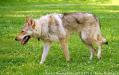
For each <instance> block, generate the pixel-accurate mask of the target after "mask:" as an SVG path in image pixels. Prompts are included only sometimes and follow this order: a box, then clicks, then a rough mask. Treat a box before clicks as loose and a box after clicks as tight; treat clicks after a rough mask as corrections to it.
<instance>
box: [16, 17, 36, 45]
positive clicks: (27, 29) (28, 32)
mask: <svg viewBox="0 0 119 75" xmlns="http://www.w3.org/2000/svg"><path fill="white" fill-rule="evenodd" d="M34 28H35V22H34V20H33V19H32V18H29V17H26V22H25V24H24V27H23V29H22V30H21V32H20V33H19V34H18V35H17V36H16V38H15V40H16V41H20V42H21V44H22V45H24V44H26V43H27V42H28V41H29V39H30V38H31V37H32V35H33V29H34Z"/></svg>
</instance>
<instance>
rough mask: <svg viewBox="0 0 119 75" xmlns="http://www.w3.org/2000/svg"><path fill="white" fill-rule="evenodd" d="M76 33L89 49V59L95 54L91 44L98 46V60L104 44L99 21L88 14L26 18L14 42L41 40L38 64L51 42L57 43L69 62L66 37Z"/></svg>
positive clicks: (42, 59)
mask: <svg viewBox="0 0 119 75" xmlns="http://www.w3.org/2000/svg"><path fill="white" fill-rule="evenodd" d="M74 31H75V32H77V33H78V35H79V36H80V37H81V40H82V41H83V42H84V43H85V44H86V45H87V46H88V47H89V49H90V59H91V60H92V58H93V55H94V53H95V48H94V47H93V44H96V45H97V46H98V53H97V57H98V59H100V58H101V46H102V45H103V44H105V43H107V42H106V39H105V38H104V37H103V36H102V34H101V31H100V25H99V20H98V19H97V17H96V16H94V15H93V14H90V13H64V14H49V15H45V16H42V17H40V18H39V19H32V18H27V19H26V23H25V26H24V28H23V30H22V32H21V33H20V34H19V35H18V36H17V37H16V40H18V41H21V43H22V44H25V43H26V42H27V41H28V40H29V38H30V37H36V38H38V39H41V40H43V42H44V48H43V53H42V58H41V61H40V63H41V64H42V63H44V61H45V59H46V56H47V54H48V51H49V48H50V45H51V43H52V42H53V41H59V42H60V44H61V46H62V48H63V51H64V55H65V58H66V60H67V61H69V60H70V56H69V51H68V42H67V41H68V36H69V35H70V34H71V33H72V32H74Z"/></svg>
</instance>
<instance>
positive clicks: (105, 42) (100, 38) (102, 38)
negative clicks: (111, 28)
mask: <svg viewBox="0 0 119 75" xmlns="http://www.w3.org/2000/svg"><path fill="white" fill-rule="evenodd" d="M97 39H98V41H100V42H101V43H102V44H106V45H108V41H107V40H106V38H104V37H103V36H102V35H101V34H100V35H98V37H97Z"/></svg>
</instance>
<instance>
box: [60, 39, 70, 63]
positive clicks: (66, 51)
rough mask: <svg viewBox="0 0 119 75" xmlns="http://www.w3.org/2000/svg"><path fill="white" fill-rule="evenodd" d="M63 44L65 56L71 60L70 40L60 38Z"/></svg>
mask: <svg viewBox="0 0 119 75" xmlns="http://www.w3.org/2000/svg"><path fill="white" fill-rule="evenodd" d="M60 43H61V46H62V48H63V51H64V56H65V58H66V60H67V61H70V55H69V50H68V42H67V39H61V40H60Z"/></svg>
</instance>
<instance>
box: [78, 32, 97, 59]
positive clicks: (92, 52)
mask: <svg viewBox="0 0 119 75" xmlns="http://www.w3.org/2000/svg"><path fill="white" fill-rule="evenodd" d="M80 38H81V40H82V41H83V42H84V44H85V45H86V46H87V47H88V48H89V50H90V60H92V59H93V56H94V55H96V49H95V48H94V47H93V45H92V41H91V39H89V37H88V36H87V34H86V33H85V32H81V33H80Z"/></svg>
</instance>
